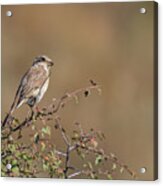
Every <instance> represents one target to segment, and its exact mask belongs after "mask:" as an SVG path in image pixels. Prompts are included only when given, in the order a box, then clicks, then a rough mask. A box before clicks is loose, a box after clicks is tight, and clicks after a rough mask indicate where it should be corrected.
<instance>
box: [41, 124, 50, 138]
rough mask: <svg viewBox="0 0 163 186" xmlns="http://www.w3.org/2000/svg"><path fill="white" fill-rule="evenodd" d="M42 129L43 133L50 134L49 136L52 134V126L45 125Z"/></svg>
mask: <svg viewBox="0 0 163 186" xmlns="http://www.w3.org/2000/svg"><path fill="white" fill-rule="evenodd" d="M41 131H42V132H43V133H45V134H47V135H49V136H50V135H51V130H50V127H49V126H46V127H43V128H42V129H41Z"/></svg>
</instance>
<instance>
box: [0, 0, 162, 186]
mask: <svg viewBox="0 0 163 186" xmlns="http://www.w3.org/2000/svg"><path fill="white" fill-rule="evenodd" d="M68 2H75V3H80V2H124V1H122V0H118V1H116V0H111V1H108V0H96V1H95V0H1V2H0V4H1V5H3V4H41V3H43V4H45V3H47V4H49V3H50V4H51V3H68ZM128 2H129V1H128ZM130 2H133V1H132V0H130ZM157 2H158V3H159V157H160V158H159V180H157V181H155V182H151V181H145V182H144V181H101V180H97V181H96V180H91V181H90V180H58V179H42V178H41V179H36V178H33V179H29V178H28V179H26V178H0V185H1V186H10V185H11V186H17V185H18V184H19V185H23V186H29V184H30V186H36V185H39V186H43V185H48V186H50V185H53V186H54V185H55V186H59V185H62V186H71V185H75V186H82V185H83V184H89V185H90V186H101V184H103V185H104V186H105V185H115V186H116V185H119V184H121V185H122V186H123V185H124V186H126V185H131V184H132V185H139V186H144V185H156V184H157V185H163V161H162V159H163V149H162V145H161V142H162V144H163V135H161V133H163V126H162V124H163V98H162V97H161V95H163V63H161V61H162V62H163V52H161V48H163V37H162V35H161V33H163V22H162V19H163V0H157ZM161 46H162V47H161ZM161 112H162V113H161Z"/></svg>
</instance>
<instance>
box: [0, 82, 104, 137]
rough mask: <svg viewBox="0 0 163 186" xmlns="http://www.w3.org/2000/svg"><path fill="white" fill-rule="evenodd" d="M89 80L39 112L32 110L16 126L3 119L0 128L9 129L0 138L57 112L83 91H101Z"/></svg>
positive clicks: (88, 92) (85, 92)
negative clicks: (86, 83)
mask: <svg viewBox="0 0 163 186" xmlns="http://www.w3.org/2000/svg"><path fill="white" fill-rule="evenodd" d="M90 82H91V85H90V86H88V87H85V88H80V89H77V90H75V91H72V92H70V93H66V94H64V95H63V96H62V97H61V98H59V99H58V100H55V102H54V103H52V104H51V105H49V106H48V107H47V108H43V109H42V110H41V111H40V112H36V113H33V112H32V113H31V115H30V116H29V117H27V118H25V120H24V121H22V122H21V123H19V122H18V126H16V127H12V126H11V125H12V124H13V123H8V126H7V125H5V126H3V122H4V121H3V122H2V123H1V130H2V131H3V130H5V129H6V126H7V128H9V129H10V130H9V132H8V133H7V135H4V136H2V138H1V139H2V140H4V139H7V138H8V137H9V136H10V135H11V134H12V133H14V132H16V131H18V130H22V129H23V128H24V127H26V126H29V125H30V124H31V123H32V122H36V121H37V120H38V119H41V118H44V119H45V117H49V116H52V115H53V114H55V113H57V112H59V110H60V109H61V108H63V107H64V106H65V104H66V103H67V102H69V101H71V100H72V99H77V97H78V95H79V94H81V93H83V94H84V96H85V97H87V96H88V95H89V94H90V91H91V90H97V91H98V92H101V89H100V86H99V85H97V84H96V83H95V82H94V81H92V80H90ZM48 119H49V118H48ZM12 121H17V119H15V118H13V120H12Z"/></svg>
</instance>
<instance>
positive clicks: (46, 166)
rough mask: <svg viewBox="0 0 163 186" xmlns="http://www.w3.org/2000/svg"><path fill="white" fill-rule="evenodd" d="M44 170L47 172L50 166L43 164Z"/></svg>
mask: <svg viewBox="0 0 163 186" xmlns="http://www.w3.org/2000/svg"><path fill="white" fill-rule="evenodd" d="M43 169H44V170H45V171H46V170H49V166H48V165H47V164H45V163H43Z"/></svg>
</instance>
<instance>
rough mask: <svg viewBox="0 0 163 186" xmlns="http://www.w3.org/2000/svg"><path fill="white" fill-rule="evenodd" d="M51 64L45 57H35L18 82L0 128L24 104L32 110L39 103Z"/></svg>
mask: <svg viewBox="0 0 163 186" xmlns="http://www.w3.org/2000/svg"><path fill="white" fill-rule="evenodd" d="M53 64H54V63H53V61H52V60H51V59H50V58H48V57H47V56H45V55H41V56H37V57H36V58H35V59H34V61H33V64H32V66H31V67H30V68H29V70H28V71H27V72H26V73H25V75H24V76H23V77H22V79H21V81H20V84H19V87H18V90H17V92H16V95H15V98H14V101H13V104H12V106H11V108H10V111H9V113H8V114H7V116H6V118H5V119H4V122H3V124H2V126H4V125H5V124H6V123H7V120H8V118H9V117H10V116H11V115H12V113H13V112H14V111H15V110H16V109H18V108H19V107H20V106H21V105H23V104H24V103H26V104H28V105H29V106H30V108H31V109H33V108H34V106H35V105H36V104H37V103H39V102H40V101H41V99H42V98H43V96H44V94H45V92H46V91H47V88H48V85H49V78H50V71H51V70H50V69H51V67H52V66H53Z"/></svg>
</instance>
